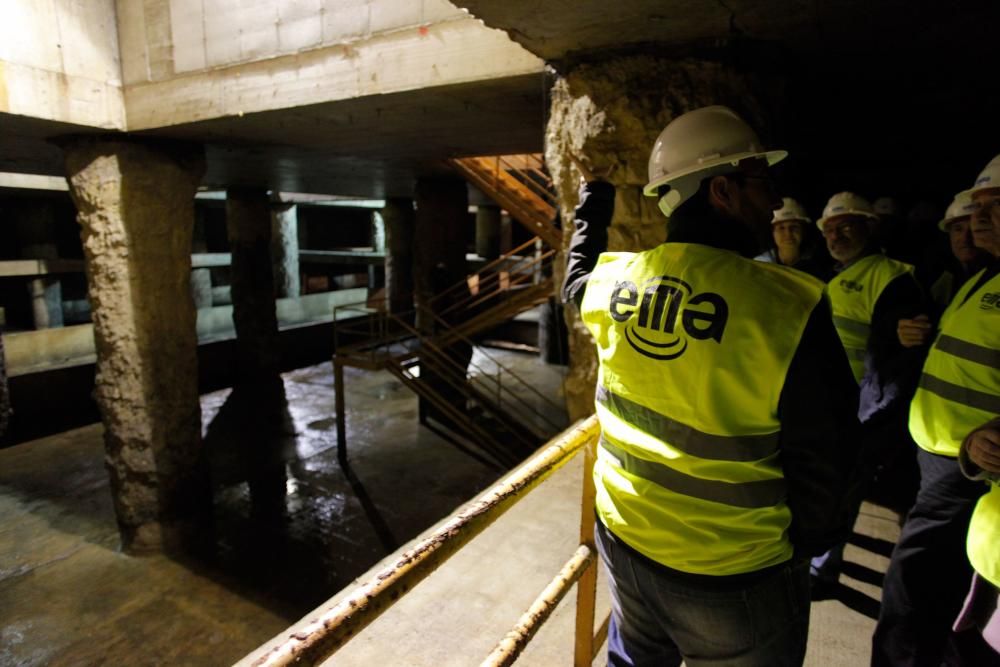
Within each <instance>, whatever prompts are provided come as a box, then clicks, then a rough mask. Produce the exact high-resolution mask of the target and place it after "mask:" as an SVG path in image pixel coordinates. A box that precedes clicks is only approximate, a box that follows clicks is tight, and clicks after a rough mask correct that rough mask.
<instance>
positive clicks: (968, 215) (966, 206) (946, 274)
mask: <svg viewBox="0 0 1000 667" xmlns="http://www.w3.org/2000/svg"><path fill="white" fill-rule="evenodd" d="M969 192H970V191H969V190H963V191H962V192H959V193H958V194H957V195H955V198H954V199H952V202H951V204H950V205H949V206H948V210H947V211H945V214H944V217H943V218H942V219H941V222H939V223H938V229H940V230H941V231H942V232H944V233H945V234H947V235H948V248H949V250H950V254H949V261H948V263H947V264H946V266H945V268H944V269H943V270H942V271H941V273H940V274H939V275H938V276H937V277H936V278H935V279H934V281H933V282H932V283H931V284H930V285H929V287H928V294H929V296H930V299H931V302H932V303H933V304H934V311H935V315H936V316H940V315H941V313H942V312H944V309H945V308H947V307H948V304H949V303H951V300H952V299H953V298H954V297H955V293H956V292H957V291H958V288H960V287H961V286H962V285H963V284H964V283H965V281H966V280H968V279H969V278H971V277H972V276H973V275H975V274H976V273H978V272H979V270H980V269H982V268H983V266H985V265H986V262H987V261H988V259H989V257H990V253H989V252H988V251H986V250H983V249H982V248H979V247H978V246H976V244H975V239H974V238H973V235H972V210H973V206H974V204H973V202H972V195H970V194H969Z"/></svg>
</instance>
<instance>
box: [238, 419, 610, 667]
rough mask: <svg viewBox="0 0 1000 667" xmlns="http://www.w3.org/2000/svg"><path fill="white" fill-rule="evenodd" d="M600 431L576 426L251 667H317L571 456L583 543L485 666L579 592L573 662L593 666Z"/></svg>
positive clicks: (598, 637)
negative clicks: (579, 463)
mask: <svg viewBox="0 0 1000 667" xmlns="http://www.w3.org/2000/svg"><path fill="white" fill-rule="evenodd" d="M598 433H599V426H598V424H597V418H596V417H593V416H592V417H590V418H588V419H586V420H583V421H581V422H578V423H577V424H575V425H574V426H572V427H570V428H569V429H567V430H566V431H564V432H563V433H562V434H561V435H560V436H558V437H557V438H554V439H553V440H551V441H550V442H549V443H548V445H547V446H545V447H543V448H541V449H540V450H539V451H538V453H537V454H535V455H534V456H533V457H532V458H530V459H529V460H528V461H526V462H525V463H524V464H522V465H521V466H520V467H518V468H517V469H516V470H514V471H513V472H511V473H510V474H509V475H507V477H505V478H504V479H503V480H501V481H500V482H498V483H497V484H496V485H495V486H494V487H492V488H491V489H489V490H488V491H487V492H486V493H485V494H483V495H482V496H481V497H480V499H479V500H474V501H472V502H470V503H467V504H466V505H465V506H463V507H462V508H460V509H459V510H458V511H456V512H455V513H454V514H452V516H451V518H450V519H448V520H447V521H445V522H444V523H443V524H442V525H441V526H440V527H439V528H438V529H437V530H435V531H434V532H433V533H432V534H431V535H429V536H427V537H426V538H424V539H422V540H420V541H419V542H418V543H417V544H416V545H415V546H414V547H413V548H412V549H409V550H407V551H405V552H403V553H401V554H400V555H399V557H398V558H397V559H396V560H395V561H394V562H393V563H392V564H391V565H389V566H387V567H386V568H384V569H383V570H381V571H380V572H378V573H377V574H376V575H375V576H374V578H373V579H371V580H370V581H369V582H367V583H365V584H362V585H361V586H358V587H357V588H356V589H354V590H353V591H352V592H351V593H350V594H349V595H347V596H346V597H344V598H343V599H342V600H341V601H340V602H339V603H338V604H336V605H335V606H333V607H331V608H330V609H328V610H325V611H323V612H321V613H320V614H319V615H318V616H316V617H315V618H312V619H310V620H309V621H308V622H307V623H305V624H303V625H300V626H297V627H296V628H295V631H294V632H291V633H287V636H286V637H284V638H283V640H282V641H279V642H277V643H275V644H274V645H273V646H271V647H270V648H269V649H267V650H266V651H265V652H264V653H263V654H262V655H261V656H260V657H258V658H257V659H256V660H255V661H254V662H253V663H252V665H253V667H265V666H267V667H279V666H284V665H293V664H294V665H316V664H319V663H320V662H322V661H324V660H326V659H327V658H329V657H330V656H332V655H333V654H334V653H335V652H336V651H337V650H338V649H340V648H342V647H343V646H344V645H345V644H346V643H347V642H348V641H350V639H351V638H353V637H355V636H357V634H358V633H359V632H360V631H361V630H362V629H364V628H365V627H366V626H367V625H368V624H370V623H371V622H372V621H374V620H375V619H376V618H378V617H379V616H380V615H381V614H382V613H384V612H385V611H386V610H388V609H389V608H390V607H392V605H393V604H395V603H396V602H398V601H399V600H400V599H401V598H402V597H403V596H404V595H406V593H408V592H409V591H411V590H412V589H413V588H414V587H415V586H416V585H417V584H419V583H420V582H421V581H422V580H423V579H425V578H426V577H427V576H428V575H430V574H431V573H432V572H433V571H434V570H436V569H437V568H438V567H439V566H441V565H442V564H443V563H444V562H445V561H447V560H448V559H449V558H450V557H451V556H453V555H455V554H456V553H457V552H458V551H459V550H460V549H461V548H462V547H463V546H464V545H466V544H467V543H468V542H470V541H471V540H472V539H473V538H474V537H476V536H477V535H478V534H480V533H481V532H483V530H485V529H486V528H487V527H488V526H489V525H491V524H492V523H493V522H494V521H496V520H497V519H498V518H499V517H500V516H501V515H502V514H504V513H505V512H506V511H507V510H509V509H510V508H511V507H513V506H514V505H515V504H516V503H517V502H519V501H520V500H522V499H523V498H524V497H525V496H526V495H527V494H528V493H529V492H530V491H531V490H533V489H535V488H536V487H537V486H538V485H539V484H541V483H542V481H544V480H545V479H546V478H548V477H549V476H550V475H552V473H554V472H555V471H556V470H558V469H559V468H561V467H562V466H564V465H565V464H566V463H567V462H568V461H570V460H571V459H572V458H573V457H574V456H575V455H577V454H578V453H580V452H583V453H584V465H583V490H582V494H581V502H580V545H579V547H578V548H577V549H576V551H575V552H574V553H573V554H572V557H571V558H570V559H569V560H568V561H567V563H566V565H564V566H563V568H562V569H561V570H560V572H559V573H558V574H557V575H556V577H555V578H554V579H553V580H552V582H551V583H550V584H549V585H548V586H546V587H545V589H544V590H543V591H542V593H541V595H539V596H538V598H537V599H536V600H535V602H534V603H533V604H532V605H531V607H530V608H529V609H528V610H527V611H526V612H525V614H524V615H523V616H522V617H521V619H520V620H519V621H518V622H517V624H516V625H515V626H514V628H513V629H512V630H511V631H510V632H509V633H507V635H506V636H504V637H503V638H502V639H501V640H500V641H499V643H498V644H497V646H496V648H495V649H494V650H493V652H492V653H490V654H489V656H487V658H486V660H485V661H484V662H483V663H482V664H483V665H509V664H512V663H513V662H514V661H515V660H516V659H517V657H518V656H519V655H520V654H521V652H522V651H523V650H524V648H525V646H527V644H528V642H529V641H530V640H531V638H532V637H533V636H534V635H535V633H536V632H537V631H538V628H539V627H541V625H542V624H544V623H545V621H546V620H547V619H548V618H549V616H550V615H551V613H552V611H554V610H555V608H556V606H557V605H558V603H559V601H560V600H561V599H562V598H563V597H564V596H565V595H566V593H567V592H568V591H569V590H570V588H571V587H572V586H573V585H574V584H575V585H577V586H578V592H577V605H576V630H575V635H576V636H575V642H574V656H573V664H574V666H575V667H584V665H590V664H591V663H592V662H593V660H594V658H595V657H596V654H597V651H598V650H600V647H601V646H602V645H603V643H604V640H605V638H606V636H607V627H608V621H607V619H605V620H604V621H603V622H602V623H601V625H600V627H599V628H598V630H597V631H596V632H595V631H594V619H595V615H596V614H595V606H596V605H595V602H596V587H597V565H596V563H597V552H596V548H595V546H594V521H595V518H594V512H593V506H594V483H593V465H594V452H595V447H596V442H597V436H598Z"/></svg>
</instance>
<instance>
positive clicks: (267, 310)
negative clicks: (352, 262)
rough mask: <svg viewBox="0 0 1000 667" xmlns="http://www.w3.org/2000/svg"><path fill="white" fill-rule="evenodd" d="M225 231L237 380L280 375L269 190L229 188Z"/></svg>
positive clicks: (266, 380) (266, 379) (262, 379)
mask: <svg viewBox="0 0 1000 667" xmlns="http://www.w3.org/2000/svg"><path fill="white" fill-rule="evenodd" d="M226 231H227V234H228V236H229V248H230V251H231V252H232V258H233V259H232V296H233V325H234V326H235V328H236V348H237V358H238V363H239V373H238V377H239V381H240V383H243V384H246V383H263V384H268V383H271V382H273V381H274V380H275V379H276V378H277V377H278V368H279V348H278V316H277V314H276V312H275V305H274V278H273V272H272V269H271V210H270V202H269V200H268V197H267V191H266V190H262V189H253V188H230V189H229V190H228V191H227V192H226Z"/></svg>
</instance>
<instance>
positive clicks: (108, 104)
mask: <svg viewBox="0 0 1000 667" xmlns="http://www.w3.org/2000/svg"><path fill="white" fill-rule="evenodd" d="M125 4H139V3H138V2H132V0H129V2H127V3H125ZM0 112H7V113H11V114H17V115H22V116H32V117H35V118H44V119H47V120H55V121H61V122H66V123H75V124H78V125H86V126H91V127H100V128H116V129H123V128H124V127H125V104H124V98H123V95H122V81H121V66H120V63H119V59H118V33H117V30H116V27H115V0H86V2H70V1H69V0H3V1H2V2H0Z"/></svg>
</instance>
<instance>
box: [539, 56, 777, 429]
mask: <svg viewBox="0 0 1000 667" xmlns="http://www.w3.org/2000/svg"><path fill="white" fill-rule="evenodd" d="M754 85H755V82H752V81H750V80H749V79H748V78H747V75H744V74H742V73H739V72H736V71H735V70H733V69H729V68H727V67H726V66H723V65H721V64H718V63H713V62H707V61H699V60H694V59H684V60H666V59H661V58H655V57H650V56H632V57H619V58H613V59H609V60H608V61H605V62H600V63H586V64H581V65H579V66H577V67H575V68H573V69H570V70H568V71H567V72H566V73H565V74H564V76H563V78H561V79H559V80H558V81H556V83H555V85H554V86H553V88H552V92H551V96H550V99H551V100H552V102H551V108H550V113H549V121H548V127H547V129H546V139H545V161H546V164H547V166H548V170H549V173H550V174H551V175H552V178H553V182H554V184H555V186H556V192H557V195H558V199H559V212H560V215H561V218H562V219H563V220H565V221H572V220H573V209H574V208H575V207H576V204H577V197H578V189H579V183H580V175H579V173H578V172H577V170H576V168H575V167H574V166H573V165H572V162H571V160H570V155H571V154H576V155H579V156H581V157H582V159H583V160H584V161H585V162H588V163H589V165H590V166H591V168H592V169H594V170H595V171H603V170H604V169H605V168H607V167H609V166H611V165H612V164H615V165H617V167H618V168H617V170H616V171H614V172H613V174H612V182H613V183H614V185H615V187H616V189H617V197H616V200H615V211H614V216H613V218H612V224H611V227H610V229H609V230H608V249H609V250H624V251H635V250H644V249H647V248H652V247H654V246H656V245H657V244H659V243H662V242H663V240H664V239H665V237H666V218H664V217H663V215H662V214H661V213H660V211H659V210H658V209H657V207H656V201H655V199H654V198H652V197H644V196H643V195H642V186H643V185H644V184H645V182H646V180H647V173H646V165H647V162H648V159H649V152H650V150H651V149H652V147H653V143H654V142H655V141H656V137H657V135H659V133H660V132H661V131H662V130H663V128H664V127H665V126H666V124H667V123H668V122H670V120H672V119H673V118H675V117H676V116H678V115H680V114H682V113H684V112H686V111H689V110H691V109H695V108H698V107H702V106H706V105H709V104H725V105H728V106H730V107H732V108H733V109H735V110H736V111H737V112H738V113H740V114H741V115H742V116H743V117H744V118H746V119H747V120H748V121H749V122H750V124H751V125H752V126H753V127H755V128H757V129H758V130H763V129H766V123H765V122H764V118H763V113H762V108H761V106H760V105H759V104H758V103H757V95H756V91H755V90H754ZM665 91H669V92H665ZM623 100H625V102H624V103H623ZM763 134H764V135H765V136H763V137H762V138H763V139H764V141H765V143H767V136H766V132H764V133H763ZM566 238H567V239H568V238H569V237H568V235H567V236H566ZM563 268H564V267H563V266H562V262H561V261H560V262H556V272H555V279H556V284H557V285H561V284H562V280H563V275H564V274H563ZM566 320H567V324H568V325H569V329H570V341H569V349H570V369H569V374H568V375H567V379H566V383H565V388H566V397H567V407H568V410H569V415H570V419H571V420H575V419H578V418H579V417H583V416H585V415H588V414H590V413H592V412H593V403H594V400H593V398H594V384H595V382H596V378H597V357H596V353H595V351H594V344H593V341H592V340H591V338H590V336H589V334H588V333H587V332H586V330H585V329H584V327H583V325H582V323H581V322H580V320H579V317H578V316H577V313H576V311H575V309H572V308H570V309H569V310H568V311H567V313H566Z"/></svg>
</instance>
